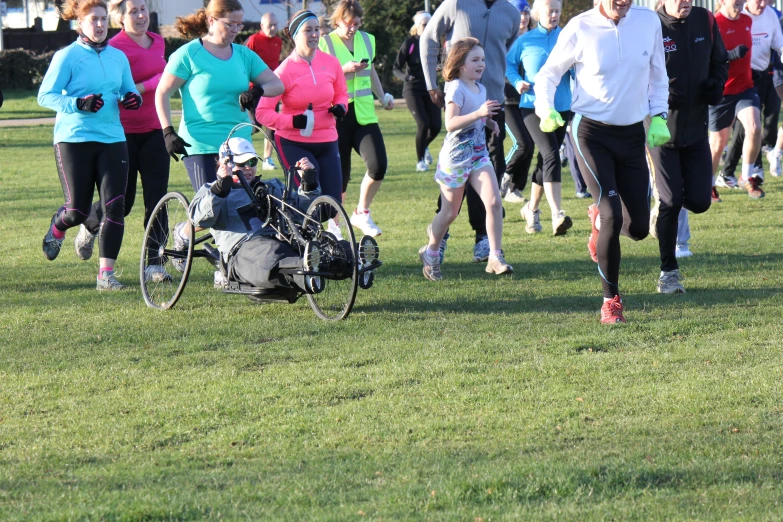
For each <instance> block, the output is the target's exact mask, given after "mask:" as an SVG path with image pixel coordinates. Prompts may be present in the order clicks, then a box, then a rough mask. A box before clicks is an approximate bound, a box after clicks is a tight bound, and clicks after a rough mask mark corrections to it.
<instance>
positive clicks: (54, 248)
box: [43, 214, 65, 261]
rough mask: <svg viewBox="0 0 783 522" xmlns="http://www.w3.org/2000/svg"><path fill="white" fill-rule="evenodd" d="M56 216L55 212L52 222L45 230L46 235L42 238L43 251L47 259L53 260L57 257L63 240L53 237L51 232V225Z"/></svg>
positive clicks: (52, 225)
mask: <svg viewBox="0 0 783 522" xmlns="http://www.w3.org/2000/svg"><path fill="white" fill-rule="evenodd" d="M56 217H57V214H55V215H53V216H52V222H51V223H50V224H49V229H48V230H47V231H46V235H45V236H44V239H43V253H44V255H45V256H46V259H48V260H49V261H54V260H55V259H56V258H57V255H58V254H59V253H60V249H61V248H62V246H63V240H62V239H57V238H56V237H54V234H52V227H54V220H55V218H56ZM63 239H65V238H63Z"/></svg>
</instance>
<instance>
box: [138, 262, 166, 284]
mask: <svg viewBox="0 0 783 522" xmlns="http://www.w3.org/2000/svg"><path fill="white" fill-rule="evenodd" d="M144 280H145V281H147V282H148V283H168V282H169V281H171V274H169V273H168V272H166V269H165V268H163V267H162V266H161V265H150V266H148V267H147V268H145V269H144Z"/></svg>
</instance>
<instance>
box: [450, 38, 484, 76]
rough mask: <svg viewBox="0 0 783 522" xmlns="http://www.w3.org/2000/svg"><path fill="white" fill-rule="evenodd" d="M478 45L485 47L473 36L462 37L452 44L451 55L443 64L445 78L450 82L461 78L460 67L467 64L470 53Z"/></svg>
mask: <svg viewBox="0 0 783 522" xmlns="http://www.w3.org/2000/svg"><path fill="white" fill-rule="evenodd" d="M476 47H481V48H482V49H483V48H484V47H483V46H482V45H481V42H479V41H478V39H477V38H471V37H468V38H460V39H459V40H457V41H456V42H454V43H453V44H451V49H449V56H448V57H447V58H446V63H445V65H444V66H443V79H444V80H446V81H447V82H450V81H453V80H456V79H457V78H459V68H460V67H462V66H463V65H465V60H466V59H467V57H468V54H469V53H470V51H472V50H473V49H475V48H476Z"/></svg>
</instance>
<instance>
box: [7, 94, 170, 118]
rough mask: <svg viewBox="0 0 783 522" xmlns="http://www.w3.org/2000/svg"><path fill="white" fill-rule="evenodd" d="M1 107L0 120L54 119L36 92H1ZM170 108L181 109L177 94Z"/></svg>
mask: <svg viewBox="0 0 783 522" xmlns="http://www.w3.org/2000/svg"><path fill="white" fill-rule="evenodd" d="M3 97H4V98H5V101H4V102H3V107H2V108H0V120H17V119H29V118H54V116H55V114H56V113H55V112H54V111H50V110H49V109H46V108H44V107H41V106H40V105H38V102H37V100H36V98H37V97H38V91H19V90H14V91H3ZM171 108H172V109H174V110H181V109H182V99H181V98H180V97H179V93H176V94H175V95H174V96H172V97H171Z"/></svg>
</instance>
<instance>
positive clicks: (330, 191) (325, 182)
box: [275, 134, 343, 203]
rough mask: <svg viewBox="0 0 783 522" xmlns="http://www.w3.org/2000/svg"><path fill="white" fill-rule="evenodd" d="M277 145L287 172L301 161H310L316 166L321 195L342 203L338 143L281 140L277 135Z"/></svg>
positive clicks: (341, 177)
mask: <svg viewBox="0 0 783 522" xmlns="http://www.w3.org/2000/svg"><path fill="white" fill-rule="evenodd" d="M275 144H276V145H277V150H278V151H279V152H280V156H281V157H282V158H283V168H285V170H286V171H288V170H289V169H290V168H291V166H292V165H295V164H296V162H297V161H299V160H300V159H302V158H307V159H309V160H310V162H311V163H312V164H313V165H315V171H316V177H317V179H318V186H319V187H320V188H321V193H322V194H325V195H327V196H332V197H333V198H334V199H336V200H337V202H338V203H339V202H341V201H342V197H343V190H342V189H343V175H342V170H341V169H340V152H339V150H338V148H337V141H328V142H325V143H306V142H302V141H292V140H289V139H286V138H281V137H280V136H279V135H277V134H276V135H275ZM294 183H295V184H296V185H297V186H298V185H299V179H295V180H294Z"/></svg>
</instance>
